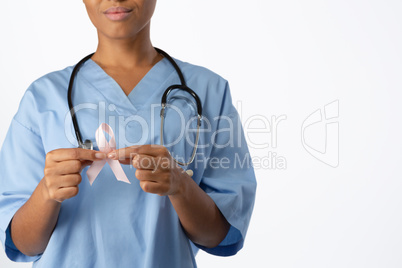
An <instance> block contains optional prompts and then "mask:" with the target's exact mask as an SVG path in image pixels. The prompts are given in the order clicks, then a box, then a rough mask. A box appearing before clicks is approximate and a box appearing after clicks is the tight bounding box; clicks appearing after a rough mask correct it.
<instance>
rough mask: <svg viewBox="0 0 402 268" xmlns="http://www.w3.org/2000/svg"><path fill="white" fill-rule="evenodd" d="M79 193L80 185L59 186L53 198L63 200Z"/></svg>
mask: <svg viewBox="0 0 402 268" xmlns="http://www.w3.org/2000/svg"><path fill="white" fill-rule="evenodd" d="M77 194H78V186H73V187H64V188H59V189H58V190H57V191H56V192H54V193H53V195H52V197H51V198H52V199H54V200H56V201H58V202H62V201H64V200H66V199H69V198H71V197H74V196H76V195H77Z"/></svg>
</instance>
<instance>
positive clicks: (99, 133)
mask: <svg viewBox="0 0 402 268" xmlns="http://www.w3.org/2000/svg"><path fill="white" fill-rule="evenodd" d="M103 132H106V133H107V134H109V137H110V140H109V142H108V141H107V140H106V137H105V134H104V133H103ZM95 138H96V143H97V144H98V147H99V151H100V152H103V153H105V154H108V153H110V152H111V151H113V150H115V149H116V140H115V139H114V133H113V130H112V128H111V127H110V126H109V125H108V124H106V123H102V124H101V125H100V126H99V128H98V129H97V130H96V133H95ZM106 162H107V163H108V164H109V166H110V168H111V169H112V171H113V173H114V175H115V176H116V179H117V180H118V181H124V182H126V183H129V184H131V183H130V181H129V180H128V179H127V176H126V174H125V173H124V170H123V168H122V167H121V165H120V162H119V161H118V160H113V159H104V160H98V161H94V162H93V163H92V165H91V167H90V168H89V169H88V170H87V176H88V179H89V183H90V184H91V185H92V183H93V182H94V181H95V179H96V177H97V176H98V174H99V172H100V171H101V170H102V168H103V166H104V165H105V164H106Z"/></svg>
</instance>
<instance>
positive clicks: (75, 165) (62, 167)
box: [52, 160, 82, 175]
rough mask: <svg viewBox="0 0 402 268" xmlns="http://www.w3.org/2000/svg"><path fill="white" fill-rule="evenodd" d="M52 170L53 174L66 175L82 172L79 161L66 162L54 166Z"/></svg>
mask: <svg viewBox="0 0 402 268" xmlns="http://www.w3.org/2000/svg"><path fill="white" fill-rule="evenodd" d="M52 169H53V174H58V175H68V174H74V173H80V172H81V170H82V163H81V161H80V160H67V161H63V162H60V163H59V164H56V165H55V167H53V168H52Z"/></svg>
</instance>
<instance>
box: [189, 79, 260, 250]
mask: <svg viewBox="0 0 402 268" xmlns="http://www.w3.org/2000/svg"><path fill="white" fill-rule="evenodd" d="M214 121H216V122H217V127H216V130H215V132H214V133H212V137H211V140H212V141H213V142H212V144H213V147H212V149H211V153H210V156H209V158H208V162H207V165H206V168H205V170H204V174H203V176H202V178H201V182H200V187H201V188H202V189H203V190H204V191H205V192H206V193H207V194H208V195H209V196H210V197H211V198H212V199H213V200H214V202H215V204H216V205H217V207H218V208H219V210H220V211H221V213H222V214H223V215H224V217H225V218H226V220H227V221H228V222H229V223H230V225H231V226H230V230H229V232H228V234H227V236H226V237H225V239H224V240H223V241H222V242H221V243H220V244H219V245H218V246H217V247H215V248H205V247H203V246H200V245H196V246H197V247H198V248H200V249H202V250H204V251H206V252H208V253H210V254H213V255H218V256H231V255H234V254H236V253H237V252H238V251H239V250H240V249H241V248H242V247H243V243H244V239H245V237H246V233H247V229H248V226H249V222H250V218H251V214H252V211H253V207H254V200H255V193H256V186H257V183H256V178H255V174H254V169H253V167H252V161H251V156H250V153H249V150H248V146H247V143H246V139H245V137H244V131H243V128H242V125H241V121H240V118H239V114H238V112H237V110H236V109H235V107H234V106H233V104H232V100H231V96H230V91H229V86H228V84H227V83H226V89H225V95H224V97H223V100H222V105H221V111H220V115H219V117H218V119H217V120H215V119H214Z"/></svg>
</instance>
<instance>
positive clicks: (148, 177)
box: [135, 169, 162, 182]
mask: <svg viewBox="0 0 402 268" xmlns="http://www.w3.org/2000/svg"><path fill="white" fill-rule="evenodd" d="M161 176H162V174H161V173H160V172H154V171H153V170H149V169H137V170H136V171H135V177H136V178H137V179H138V180H139V181H153V182H157V181H158V180H159V179H160V178H161Z"/></svg>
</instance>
